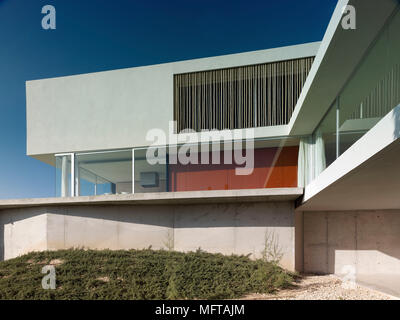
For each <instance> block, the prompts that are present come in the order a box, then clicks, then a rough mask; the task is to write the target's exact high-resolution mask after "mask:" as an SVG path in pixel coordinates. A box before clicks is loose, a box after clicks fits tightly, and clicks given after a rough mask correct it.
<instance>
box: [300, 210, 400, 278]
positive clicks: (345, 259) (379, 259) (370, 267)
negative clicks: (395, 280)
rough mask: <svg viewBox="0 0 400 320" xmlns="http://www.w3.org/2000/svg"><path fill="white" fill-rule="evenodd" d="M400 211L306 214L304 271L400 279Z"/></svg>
mask: <svg viewBox="0 0 400 320" xmlns="http://www.w3.org/2000/svg"><path fill="white" fill-rule="evenodd" d="M399 243H400V210H377V211H342V212H304V271H306V272H312V273H335V274H346V273H348V272H349V270H351V269H354V270H355V272H356V274H360V275H366V274H367V275H368V274H393V275H394V274H396V275H400V246H399Z"/></svg>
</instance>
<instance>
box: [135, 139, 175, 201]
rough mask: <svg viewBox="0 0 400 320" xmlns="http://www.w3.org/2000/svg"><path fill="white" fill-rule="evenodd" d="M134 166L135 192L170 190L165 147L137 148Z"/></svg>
mask: <svg viewBox="0 0 400 320" xmlns="http://www.w3.org/2000/svg"><path fill="white" fill-rule="evenodd" d="M134 167H135V193H146V192H165V191H168V183H167V171H168V167H167V153H166V148H165V147H160V148H155V147H154V148H152V147H150V148H147V149H135V166H134Z"/></svg>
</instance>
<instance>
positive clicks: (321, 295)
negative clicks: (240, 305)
mask: <svg viewBox="0 0 400 320" xmlns="http://www.w3.org/2000/svg"><path fill="white" fill-rule="evenodd" d="M244 299H248V300H392V299H394V298H393V297H391V296H388V295H385V294H383V293H380V292H377V291H374V290H370V289H367V288H365V287H361V286H359V285H356V284H353V285H351V284H349V285H348V284H347V283H343V282H342V281H341V280H340V279H339V278H337V277H335V276H332V275H322V276H321V275H303V276H302V278H301V279H300V280H299V281H298V283H297V284H296V287H295V288H293V289H285V290H281V291H279V292H277V293H276V294H252V295H248V296H246V297H244Z"/></svg>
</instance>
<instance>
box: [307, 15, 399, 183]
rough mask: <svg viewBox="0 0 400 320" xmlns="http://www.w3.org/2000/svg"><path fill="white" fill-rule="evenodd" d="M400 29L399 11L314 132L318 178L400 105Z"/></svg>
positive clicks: (316, 173)
mask: <svg viewBox="0 0 400 320" xmlns="http://www.w3.org/2000/svg"><path fill="white" fill-rule="evenodd" d="M399 30H400V14H399V11H397V12H396V13H395V14H394V16H393V17H392V18H391V19H390V21H389V22H388V24H387V25H386V26H385V27H384V29H383V30H382V32H381V33H380V34H379V36H378V38H377V39H376V40H375V41H374V43H373V44H372V46H371V49H369V51H368V52H367V54H366V56H365V57H364V58H363V60H362V62H361V63H360V64H359V66H358V67H357V68H356V70H355V72H354V74H353V75H352V77H351V78H350V80H349V81H348V83H347V84H346V85H345V87H344V89H343V90H342V92H341V93H340V94H339V95H338V97H337V99H336V102H335V103H334V104H333V105H332V106H331V107H330V109H329V111H328V113H327V114H326V115H325V117H324V118H323V120H322V122H321V123H320V124H319V125H318V127H317V129H316V130H315V131H314V133H313V140H314V160H315V174H314V177H315V176H317V175H318V174H319V173H320V172H321V171H323V170H324V169H325V168H326V167H327V166H329V165H330V164H331V163H332V162H333V161H334V160H335V159H336V158H337V157H338V156H340V155H341V154H342V153H343V152H345V151H346V150H347V149H348V148H349V147H350V146H352V145H353V144H354V143H355V142H356V141H357V140H358V139H360V138H361V137H362V136H363V135H364V134H365V133H366V132H367V131H369V130H370V129H371V128H372V127H373V126H374V125H375V124H376V123H377V122H378V121H379V120H380V119H382V117H384V116H385V115H386V114H387V113H388V112H389V111H391V110H392V109H393V108H394V107H396V106H397V105H399V103H400V42H399V41H398V31H399ZM337 117H338V118H337ZM336 123H337V124H338V128H336ZM336 131H337V132H336Z"/></svg>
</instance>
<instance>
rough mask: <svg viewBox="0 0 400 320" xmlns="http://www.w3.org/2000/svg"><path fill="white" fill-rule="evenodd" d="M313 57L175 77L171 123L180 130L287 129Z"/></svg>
mask: <svg viewBox="0 0 400 320" xmlns="http://www.w3.org/2000/svg"><path fill="white" fill-rule="evenodd" d="M313 60H314V57H308V58H301V59H296V60H286V61H279V62H274V63H265V64H258V65H250V66H243V67H236V68H228V69H220V70H211V71H201V72H193V73H184V74H176V75H174V119H175V120H176V121H177V130H178V132H179V131H181V130H183V129H187V128H190V129H194V130H195V131H200V130H202V129H208V130H210V129H218V130H222V129H240V128H251V127H263V126H275V125H283V124H287V123H288V122H289V120H290V117H291V116H292V112H293V109H294V107H295V105H296V102H297V99H298V97H299V95H300V92H301V89H302V88H303V85H304V82H305V80H306V77H307V75H308V73H309V71H310V68H311V65H312V62H313Z"/></svg>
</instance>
